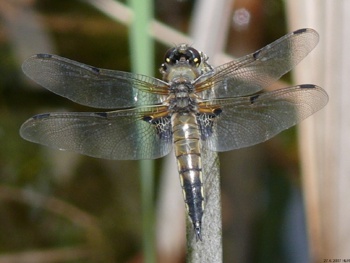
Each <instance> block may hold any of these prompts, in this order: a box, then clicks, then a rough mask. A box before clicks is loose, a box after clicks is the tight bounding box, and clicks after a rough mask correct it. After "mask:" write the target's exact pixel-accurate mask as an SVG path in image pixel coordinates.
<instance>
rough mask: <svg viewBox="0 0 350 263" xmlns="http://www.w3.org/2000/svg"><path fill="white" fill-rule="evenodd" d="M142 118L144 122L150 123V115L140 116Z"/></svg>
mask: <svg viewBox="0 0 350 263" xmlns="http://www.w3.org/2000/svg"><path fill="white" fill-rule="evenodd" d="M142 120H144V121H145V122H149V123H152V120H153V118H152V117H150V116H144V117H143V118H142Z"/></svg>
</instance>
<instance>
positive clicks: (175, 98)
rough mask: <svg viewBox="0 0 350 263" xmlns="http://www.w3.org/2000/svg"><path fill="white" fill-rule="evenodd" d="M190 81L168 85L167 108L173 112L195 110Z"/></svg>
mask: <svg viewBox="0 0 350 263" xmlns="http://www.w3.org/2000/svg"><path fill="white" fill-rule="evenodd" d="M193 91H194V88H193V85H192V84H191V83H188V82H183V83H173V84H172V85H171V86H170V94H171V95H170V99H169V108H170V109H171V110H172V111H173V112H194V111H196V110H197V102H196V98H195V95H194V93H193Z"/></svg>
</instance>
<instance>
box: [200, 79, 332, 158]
mask: <svg viewBox="0 0 350 263" xmlns="http://www.w3.org/2000/svg"><path fill="white" fill-rule="evenodd" d="M327 102H328V95H327V93H326V92H325V91H324V90H323V89H322V88H320V87H317V86H314V85H301V86H295V87H289V88H284V89H280V90H276V91H272V92H267V93H262V94H260V95H254V96H250V97H244V98H231V99H221V100H213V101H210V102H206V103H203V104H202V105H201V107H203V106H204V105H205V106H209V107H213V106H214V105H220V107H221V110H222V112H221V113H220V114H218V115H217V116H216V117H215V118H214V119H213V120H212V123H211V124H210V125H211V127H210V134H209V133H208V132H207V134H208V136H207V137H206V138H203V143H204V144H205V145H206V146H207V147H208V148H209V149H210V150H213V151H220V152H221V151H230V150H234V149H239V148H243V147H247V146H251V145H254V144H257V143H260V142H264V141H266V140H268V139H270V138H272V137H273V136H275V135H276V134H278V133H279V132H281V131H283V130H285V129H287V128H289V127H291V126H293V125H295V124H297V123H298V122H300V121H302V120H304V119H305V118H307V117H308V116H310V115H312V114H313V113H315V112H317V111H318V110H320V109H322V108H323V107H324V106H325V105H326V104H327Z"/></svg>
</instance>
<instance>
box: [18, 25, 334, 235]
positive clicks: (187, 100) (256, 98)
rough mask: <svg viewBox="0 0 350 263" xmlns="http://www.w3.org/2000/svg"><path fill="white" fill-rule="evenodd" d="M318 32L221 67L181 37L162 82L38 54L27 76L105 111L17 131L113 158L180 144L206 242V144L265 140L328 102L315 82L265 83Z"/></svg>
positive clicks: (35, 121)
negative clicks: (272, 87) (281, 85)
mask: <svg viewBox="0 0 350 263" xmlns="http://www.w3.org/2000/svg"><path fill="white" fill-rule="evenodd" d="M318 39H319V36H318V33H317V32H316V31H315V30H313V29H307V28H306V29H299V30H297V31H294V32H292V33H289V34H287V35H285V36H283V37H281V38H280V39H278V40H276V41H274V42H273V43H271V44H269V45H267V46H265V47H263V48H261V49H259V50H258V51H256V52H254V53H252V54H249V55H246V56H243V57H241V58H239V59H235V60H233V61H231V62H228V63H226V64H223V65H221V66H218V67H216V68H214V67H213V66H211V65H210V64H209V61H208V60H209V58H208V56H207V55H205V54H204V53H203V52H201V51H198V50H197V49H195V48H193V47H192V46H190V45H187V44H180V45H178V46H175V47H173V48H171V49H169V50H168V51H167V52H166V54H165V58H164V62H163V64H162V65H161V67H160V72H161V74H162V77H163V79H162V80H161V79H157V78H154V77H150V76H145V75H141V74H136V73H129V72H122V71H117V70H107V69H100V68H96V67H93V66H89V65H86V64H83V63H79V62H76V61H73V60H69V59H67V58H63V57H60V56H57V55H50V54H37V55H34V56H32V57H30V58H28V59H27V60H25V62H24V63H23V65H22V69H23V71H24V73H25V74H26V75H27V76H28V77H29V78H31V79H32V80H34V81H35V82H36V83H38V84H39V85H41V86H43V87H44V88H46V89H48V90H50V91H52V92H54V93H56V94H58V95H60V96H63V97H65V98H68V99H69V100H71V101H74V102H76V103H79V104H82V105H86V106H90V107H93V108H98V109H100V110H99V111H96V112H63V113H59V112H53V113H43V114H38V115H36V116H34V117H32V118H30V119H28V120H27V121H26V122H25V123H24V124H23V125H22V126H21V128H20V135H21V136H22V137H23V138H24V139H26V140H29V141H31V142H35V143H39V144H42V145H46V146H49V147H52V148H56V149H60V150H70V151H73V152H77V153H80V154H84V155H88V156H92V157H97V158H104V159H112V160H140V159H156V158H161V157H163V156H165V155H167V154H168V153H170V151H171V150H172V149H174V153H175V157H176V160H177V168H178V173H179V176H180V183H181V187H182V191H183V195H184V200H185V205H186V208H187V212H188V215H189V218H190V220H191V222H192V224H193V229H194V234H195V236H196V239H197V240H202V217H203V213H204V211H205V195H204V190H203V179H202V176H203V174H202V171H203V167H204V166H205V162H203V163H202V159H201V149H203V148H202V147H205V148H204V149H207V150H209V151H215V152H224V151H231V150H234V149H239V148H243V147H248V146H251V145H254V144H257V143H261V142H264V141H266V140H268V139H270V138H272V137H273V136H275V135H276V134H278V133H280V132H281V131H283V130H285V129H287V128H289V127H291V126H293V125H295V124H297V123H299V122H300V121H302V120H304V119H305V118H307V117H308V116H310V115H312V114H313V113H315V112H317V111H318V110H320V109H322V108H323V107H324V106H325V105H326V104H327V102H328V95H327V93H326V92H325V91H324V90H323V89H322V88H320V87H318V86H316V85H313V84H303V85H297V86H293V87H287V88H282V89H278V90H274V91H268V92H267V91H264V90H263V89H264V88H266V87H268V86H269V85H271V84H272V83H273V82H275V81H276V80H277V79H279V78H280V77H281V76H282V75H284V74H285V73H287V72H289V71H290V70H291V69H292V68H293V67H294V66H296V65H297V64H298V63H299V62H300V61H301V60H302V59H303V58H305V57H306V56H307V54H308V53H309V52H310V51H311V50H312V49H313V48H314V47H315V46H316V45H317V43H318ZM108 109H109V110H110V111H106V110H108Z"/></svg>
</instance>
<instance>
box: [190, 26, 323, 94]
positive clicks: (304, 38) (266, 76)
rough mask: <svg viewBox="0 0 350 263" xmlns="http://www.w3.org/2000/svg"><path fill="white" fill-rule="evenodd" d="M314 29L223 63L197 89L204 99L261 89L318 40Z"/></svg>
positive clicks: (293, 34)
mask: <svg viewBox="0 0 350 263" xmlns="http://www.w3.org/2000/svg"><path fill="white" fill-rule="evenodd" d="M318 38H319V37H318V34H317V32H316V31H314V30H312V29H300V30H297V31H294V32H292V33H290V34H287V35H285V36H283V37H282V38H280V39H278V40H276V41H275V42H273V43H271V44H269V45H267V46H265V47H263V48H262V49H260V50H258V51H256V52H254V53H252V54H249V55H247V56H244V57H242V58H240V59H238V60H234V61H232V62H229V63H226V64H223V65H221V66H219V67H217V68H215V70H214V74H213V75H212V76H210V77H208V78H203V80H199V81H200V83H198V84H197V85H196V90H197V92H199V94H198V95H199V97H201V98H203V99H212V98H225V97H238V96H247V95H250V94H254V93H256V92H259V91H261V90H262V89H263V88H264V87H267V86H269V85H270V84H272V83H273V82H275V81H276V80H277V79H279V78H280V77H281V76H282V75H284V74H285V73H287V72H288V71H290V70H291V69H292V68H293V67H294V66H295V65H297V64H298V63H299V62H300V61H301V60H302V59H303V58H305V57H306V56H307V54H309V52H310V51H311V50H312V49H313V48H314V47H315V46H316V45H317V43H318Z"/></svg>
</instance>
